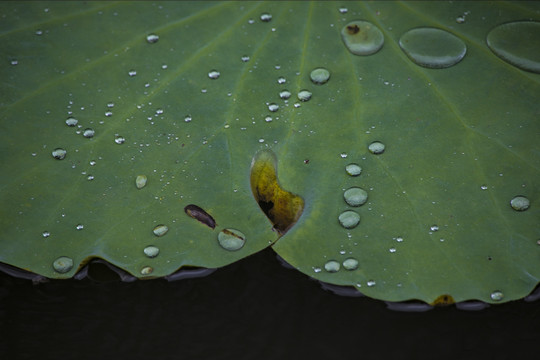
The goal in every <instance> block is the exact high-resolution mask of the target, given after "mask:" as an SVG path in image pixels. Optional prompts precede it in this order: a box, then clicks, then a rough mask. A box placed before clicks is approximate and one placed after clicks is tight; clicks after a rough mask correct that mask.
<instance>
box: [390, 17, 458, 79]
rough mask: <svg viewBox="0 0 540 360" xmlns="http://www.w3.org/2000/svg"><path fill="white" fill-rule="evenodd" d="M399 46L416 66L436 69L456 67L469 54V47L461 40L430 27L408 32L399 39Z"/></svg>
mask: <svg viewBox="0 0 540 360" xmlns="http://www.w3.org/2000/svg"><path fill="white" fill-rule="evenodd" d="M399 46H400V47H401V49H402V50H403V51H404V52H405V54H407V56H408V57H409V58H410V59H411V60H412V61H413V62H415V63H416V64H418V65H420V66H423V67H427V68H435V69H441V68H447V67H450V66H452V65H455V64H457V63H458V62H460V61H461V59H463V57H464V56H465V54H466V53H467V46H466V45H465V43H464V42H463V41H462V40H461V39H460V38H458V37H457V36H455V35H453V34H450V33H449V32H447V31H445V30H441V29H436V28H430V27H421V28H416V29H412V30H409V31H407V32H406V33H405V34H403V35H402V36H401V38H400V39H399Z"/></svg>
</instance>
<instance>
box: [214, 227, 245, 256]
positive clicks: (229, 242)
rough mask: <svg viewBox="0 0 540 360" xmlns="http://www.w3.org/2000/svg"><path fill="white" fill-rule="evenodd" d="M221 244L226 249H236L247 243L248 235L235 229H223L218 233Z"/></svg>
mask: <svg viewBox="0 0 540 360" xmlns="http://www.w3.org/2000/svg"><path fill="white" fill-rule="evenodd" d="M218 242H219V245H220V246H221V247H222V248H224V249H225V250H229V251H236V250H239V249H241V248H242V247H243V246H244V244H245V243H246V236H245V235H244V234H242V233H241V232H240V231H238V230H235V229H223V230H221V231H220V232H219V234H218Z"/></svg>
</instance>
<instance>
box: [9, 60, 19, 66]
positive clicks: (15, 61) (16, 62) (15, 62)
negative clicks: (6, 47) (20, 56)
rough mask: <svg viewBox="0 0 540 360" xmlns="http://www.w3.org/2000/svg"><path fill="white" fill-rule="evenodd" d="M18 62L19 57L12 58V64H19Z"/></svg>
mask: <svg viewBox="0 0 540 360" xmlns="http://www.w3.org/2000/svg"><path fill="white" fill-rule="evenodd" d="M18 64H19V60H17V59H14V60H11V65H18Z"/></svg>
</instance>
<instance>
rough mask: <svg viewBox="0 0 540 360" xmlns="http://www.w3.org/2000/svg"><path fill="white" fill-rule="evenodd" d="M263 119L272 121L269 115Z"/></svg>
mask: <svg viewBox="0 0 540 360" xmlns="http://www.w3.org/2000/svg"><path fill="white" fill-rule="evenodd" d="M264 121H266V122H271V121H272V117H271V116H266V117H265V118H264Z"/></svg>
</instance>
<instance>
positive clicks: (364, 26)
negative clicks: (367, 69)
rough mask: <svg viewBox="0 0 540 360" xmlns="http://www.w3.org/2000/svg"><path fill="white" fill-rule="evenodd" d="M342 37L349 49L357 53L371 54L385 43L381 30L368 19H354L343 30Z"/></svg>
mask: <svg viewBox="0 0 540 360" xmlns="http://www.w3.org/2000/svg"><path fill="white" fill-rule="evenodd" d="M341 38H342V39H343V42H344V43H345V46H346V47H347V49H348V50H349V51H350V52H351V53H353V54H355V55H371V54H374V53H376V52H377V51H379V50H380V49H381V48H382V46H383V44H384V36H383V33H382V32H381V30H379V28H378V27H377V26H375V25H373V24H372V23H370V22H368V21H360V20H359V21H352V22H350V23H348V24H347V25H345V26H344V27H343V29H342V30H341Z"/></svg>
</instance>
